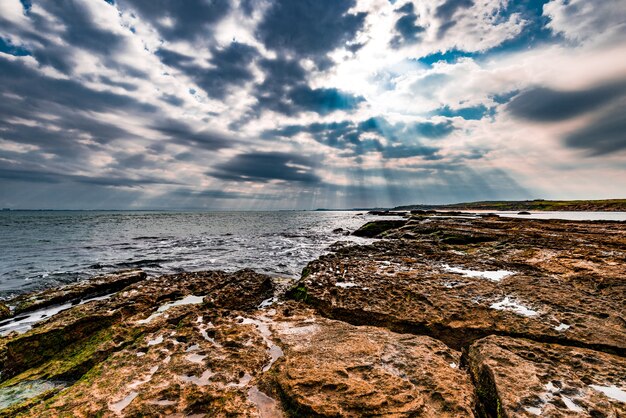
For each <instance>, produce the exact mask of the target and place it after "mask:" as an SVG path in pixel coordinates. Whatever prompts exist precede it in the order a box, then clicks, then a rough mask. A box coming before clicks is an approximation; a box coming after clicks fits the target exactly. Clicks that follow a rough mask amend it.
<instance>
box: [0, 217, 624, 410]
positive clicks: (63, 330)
mask: <svg viewBox="0 0 626 418" xmlns="http://www.w3.org/2000/svg"><path fill="white" fill-rule="evenodd" d="M355 233H356V235H359V236H365V237H371V241H369V244H366V245H357V244H355V243H354V242H338V243H336V244H333V245H332V246H331V250H332V251H331V252H330V253H329V254H327V255H324V256H321V257H320V258H318V259H316V260H313V261H311V262H310V263H309V264H308V265H307V267H306V268H305V269H304V270H303V272H302V276H301V278H300V279H299V280H298V281H297V282H295V283H293V282H289V281H286V280H285V279H281V278H279V277H270V276H267V275H263V274H258V273H256V272H254V271H252V270H249V269H246V270H240V271H238V272H234V273H225V272H222V271H204V272H192V273H179V274H172V275H164V276H159V277H148V276H147V275H146V274H145V273H143V272H142V271H141V270H128V271H123V272H119V273H115V274H110V275H106V276H99V277H96V278H94V279H92V280H88V281H85V282H81V283H77V284H73V285H69V286H66V287H63V288H60V289H53V290H47V291H44V292H38V293H31V294H26V295H22V296H19V297H18V298H15V299H13V300H8V301H4V302H3V304H0V335H2V336H0V416H6V417H32V416H37V417H57V416H81V417H83V416H84V417H88V416H89V417H91V416H100V417H118V416H129V417H138V416H171V417H186V416H190V417H230V416H243V417H344V416H345V417H362V416H385V417H433V418H434V417H535V416H544V417H594V418H598V417H606V418H617V417H624V416H626V358H625V356H624V354H625V348H626V312H625V303H624V302H625V301H626V280H625V278H626V224H625V223H623V222H610V221H593V222H591V221H563V220H536V219H516V218H502V217H498V216H492V215H470V214H463V213H459V214H452V215H451V214H449V213H447V214H441V213H437V212H428V213H426V212H420V213H417V212H416V213H414V214H412V215H406V216H405V217H404V219H401V220H400V219H395V220H393V221H389V220H382V221H381V222H379V223H376V222H374V223H368V224H367V225H364V227H363V228H362V229H361V230H359V231H356V232H355Z"/></svg>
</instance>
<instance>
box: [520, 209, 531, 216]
mask: <svg viewBox="0 0 626 418" xmlns="http://www.w3.org/2000/svg"><path fill="white" fill-rule="evenodd" d="M517 214H518V215H530V212H526V211H525V210H523V211H521V212H517Z"/></svg>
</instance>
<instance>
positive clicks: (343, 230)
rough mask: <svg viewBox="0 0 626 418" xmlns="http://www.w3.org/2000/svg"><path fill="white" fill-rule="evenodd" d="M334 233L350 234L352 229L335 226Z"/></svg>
mask: <svg viewBox="0 0 626 418" xmlns="http://www.w3.org/2000/svg"><path fill="white" fill-rule="evenodd" d="M333 234H339V235H346V236H347V235H350V231H348V230H346V229H343V228H335V229H333Z"/></svg>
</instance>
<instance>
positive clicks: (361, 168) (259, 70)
mask: <svg viewBox="0 0 626 418" xmlns="http://www.w3.org/2000/svg"><path fill="white" fill-rule="evenodd" d="M625 110H626V1H625V0H602V1H593V0H549V1H548V0H409V1H402V0H396V1H389V0H185V1H179V0H115V1H114V0H41V1H39V0H2V1H0V207H7V208H15V209H16V208H31V209H38V208H51V209H148V208H150V209H209V210H220V209H229V210H230V209H232V210H255V209H259V210H261V209H263V210H265V209H269V210H272V209H315V208H354V207H391V206H396V205H405V204H419V203H453V202H463V201H478V200H512V199H536V198H544V199H603V198H626V111H625Z"/></svg>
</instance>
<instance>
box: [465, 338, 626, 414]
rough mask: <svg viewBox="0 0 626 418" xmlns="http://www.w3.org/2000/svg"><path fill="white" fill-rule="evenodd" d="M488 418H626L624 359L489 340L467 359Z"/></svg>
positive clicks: (473, 348) (476, 346) (472, 349)
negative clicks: (538, 417)
mask: <svg viewBox="0 0 626 418" xmlns="http://www.w3.org/2000/svg"><path fill="white" fill-rule="evenodd" d="M467 357H468V362H469V368H470V371H471V374H472V378H473V380H474V382H476V385H477V389H476V393H477V394H478V396H479V398H480V401H481V408H482V412H483V413H485V414H487V415H488V416H494V417H495V416H503V417H505V416H506V417H522V416H528V417H532V416H536V415H541V416H547V417H555V418H556V417H572V416H576V417H606V418H608V417H612V418H615V417H622V416H626V359H624V358H623V357H618V356H614V355H610V354H606V353H601V352H597V351H592V350H586V349H582V348H575V347H564V346H560V345H556V344H541V343H536V342H533V341H528V340H523V339H517V338H508V337H498V336H490V337H487V338H484V339H482V340H479V341H477V342H476V343H474V344H473V345H472V346H471V347H470V349H469V353H468V356H467Z"/></svg>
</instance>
